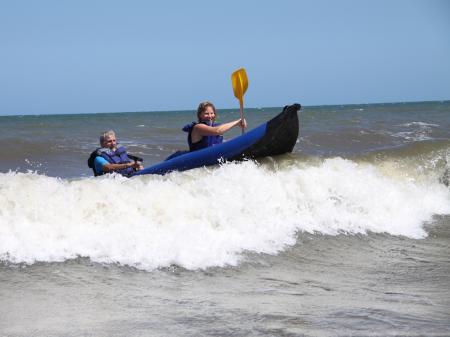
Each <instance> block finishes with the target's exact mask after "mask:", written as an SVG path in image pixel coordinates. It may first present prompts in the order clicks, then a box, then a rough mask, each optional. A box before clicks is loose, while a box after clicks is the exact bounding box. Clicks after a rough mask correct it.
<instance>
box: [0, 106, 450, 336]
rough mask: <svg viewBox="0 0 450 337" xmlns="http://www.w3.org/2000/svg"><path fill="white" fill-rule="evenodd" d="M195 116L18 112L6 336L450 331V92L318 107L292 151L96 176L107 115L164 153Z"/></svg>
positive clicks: (7, 192) (8, 198)
mask: <svg viewBox="0 0 450 337" xmlns="http://www.w3.org/2000/svg"><path fill="white" fill-rule="evenodd" d="M300 103H301V102H300ZM280 110H281V108H262V109H247V110H246V118H247V120H248V124H249V127H250V128H252V127H256V126H257V125H259V124H260V123H262V122H265V121H266V120H268V119H269V118H271V117H272V116H275V115H276V114H277V113H278V112H279V111H280ZM219 114H220V120H222V121H228V120H231V119H234V118H238V112H235V111H231V110H225V111H219ZM194 117H195V116H194V112H193V111H172V112H127V113H114V114H112V113H111V114H90V115H42V116H4V117H0V144H1V146H0V158H1V160H0V284H1V287H0V336H450V188H449V180H450V102H448V101H445V102H418V103H391V104H367V105H342V106H316V107H303V109H302V110H301V111H300V113H299V119H300V135H299V139H298V143H297V145H296V147H295V148H294V151H293V153H291V154H287V155H283V156H279V157H274V158H265V159H263V160H260V161H258V162H254V161H244V162H241V163H225V164H223V165H220V166H219V165H218V166H216V167H208V168H199V169H195V170H190V171H186V172H181V173H180V172H174V173H171V174H168V175H165V176H151V175H148V176H140V177H134V178H131V179H127V178H123V177H121V176H117V175H108V176H102V177H97V178H94V177H92V174H91V171H90V169H89V168H88V167H87V165H86V161H87V158H88V156H89V154H90V152H91V151H92V150H94V149H95V148H96V147H97V143H98V136H99V134H100V132H102V131H104V130H108V129H114V130H116V133H117V138H118V140H119V142H120V143H121V144H122V145H125V146H126V147H127V148H128V149H129V152H131V153H133V154H136V155H139V156H141V157H143V158H144V163H145V165H151V164H154V163H157V162H159V161H161V160H163V159H164V158H165V157H166V156H168V155H169V154H171V153H172V152H174V151H176V150H180V149H185V148H186V134H185V133H183V132H182V131H181V130H180V129H181V127H182V126H183V125H184V124H186V123H188V122H190V121H192V120H193V119H194ZM238 134H239V130H235V131H233V132H231V133H230V134H229V135H227V137H228V138H231V137H233V136H236V135H238Z"/></svg>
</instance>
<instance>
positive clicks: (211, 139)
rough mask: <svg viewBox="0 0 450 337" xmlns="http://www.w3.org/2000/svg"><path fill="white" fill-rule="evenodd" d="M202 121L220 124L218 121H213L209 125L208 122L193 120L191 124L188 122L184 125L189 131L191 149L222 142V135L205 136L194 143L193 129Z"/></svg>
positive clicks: (195, 149) (185, 129)
mask: <svg viewBox="0 0 450 337" xmlns="http://www.w3.org/2000/svg"><path fill="white" fill-rule="evenodd" d="M199 123H202V124H205V125H208V126H218V125H220V124H218V123H214V122H213V123H212V125H209V124H208V123H206V122H192V123H190V124H187V125H185V126H184V127H183V129H182V130H183V131H185V132H188V144H189V151H197V150H200V149H204V148H207V147H210V146H214V145H217V144H222V142H223V137H222V136H203V137H202V139H201V140H199V141H198V142H197V143H192V130H193V129H194V126H195V125H197V124H199Z"/></svg>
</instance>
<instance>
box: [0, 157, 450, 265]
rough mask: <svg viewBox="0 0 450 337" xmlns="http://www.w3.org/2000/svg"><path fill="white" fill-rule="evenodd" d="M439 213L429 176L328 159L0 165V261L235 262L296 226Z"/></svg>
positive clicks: (269, 248)
mask: <svg viewBox="0 0 450 337" xmlns="http://www.w3.org/2000/svg"><path fill="white" fill-rule="evenodd" d="M439 213H440V214H447V213H450V192H449V190H448V189H447V188H446V187H445V186H444V185H442V184H439V183H438V182H437V181H436V182H435V181H427V182H424V181H419V180H415V179H411V178H408V179H407V178H405V177H402V176H399V175H396V174H389V172H386V170H385V169H384V170H380V169H378V168H377V167H375V166H372V165H369V164H367V165H361V164H357V163H355V162H352V161H348V160H343V159H340V158H335V159H329V160H326V161H324V162H321V163H319V164H315V165H311V164H291V166H289V167H284V168H278V169H276V170H274V169H273V168H268V167H261V166H257V165H256V164H255V163H253V162H244V163H241V164H228V165H224V166H222V167H220V168H216V169H197V170H192V171H188V172H185V173H174V174H170V175H167V176H164V177H160V176H144V177H137V178H132V179H125V178H122V177H120V176H105V177H100V178H88V179H80V180H74V181H68V180H61V179H55V178H51V177H46V176H42V175H37V174H33V173H27V174H21V173H6V174H0V259H2V260H8V261H11V262H14V263H19V262H25V263H33V262H35V261H64V260H66V259H71V258H76V257H78V256H86V257H89V258H90V259H91V260H93V261H97V262H106V263H111V262H117V263H120V264H126V265H131V266H136V267H138V268H143V269H148V270H151V269H154V268H158V267H165V266H170V265H171V264H177V265H180V266H183V267H185V268H189V269H197V268H206V267H210V266H224V265H236V264H237V263H239V261H240V259H241V256H242V253H243V252H244V251H251V252H255V253H267V254H276V253H277V252H279V251H280V250H283V249H287V248H288V247H289V246H290V245H293V244H295V242H296V237H297V234H298V232H302V231H306V232H310V233H316V232H317V233H324V234H330V235H336V234H338V233H342V232H345V233H366V232H368V231H371V232H376V233H388V234H391V235H404V236H408V237H411V238H423V237H425V236H426V232H425V231H424V229H423V224H424V223H425V222H426V221H429V220H431V218H432V215H433V214H439Z"/></svg>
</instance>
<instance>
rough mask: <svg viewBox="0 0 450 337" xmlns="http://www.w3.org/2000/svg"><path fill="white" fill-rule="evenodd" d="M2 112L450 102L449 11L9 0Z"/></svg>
mask: <svg viewBox="0 0 450 337" xmlns="http://www.w3.org/2000/svg"><path fill="white" fill-rule="evenodd" d="M0 47H1V52H0V115H16V114H21V115H22V114H61V113H63V114H66V113H96V112H126V111H165V110H194V109H196V107H197V105H198V103H199V102H201V101H204V100H210V101H212V102H214V103H215V105H216V107H218V108H236V107H237V108H238V107H239V103H238V101H237V100H236V98H235V97H234V95H233V90H232V86H231V74H232V72H233V71H235V70H236V69H238V68H241V67H244V68H245V69H246V71H247V75H248V80H249V87H248V90H247V92H246V94H245V96H244V105H245V106H246V107H254V108H258V107H274V106H284V105H286V104H291V103H294V102H298V103H301V104H303V105H307V106H308V105H329V104H358V103H379V102H407V101H428V100H448V99H450V1H445V0H421V1H419V0H395V1H394V0H365V1H360V0H358V1H356V0H355V1H350V0H348V1H343V0H341V1H331V0H330V1H324V0H316V1H313V0H311V1H302V0H292V1H291V0H277V1H273V0H223V1H202V0H190V1H183V0H179V1H176V0H165V1H156V0H155V1H152V0H148V1H138V0H129V1H118V0H105V1H103V0H89V1H88V0H77V1H68V0H54V1H51V0H40V1H33V0H29V1H26V0H18V1H7V0H0Z"/></svg>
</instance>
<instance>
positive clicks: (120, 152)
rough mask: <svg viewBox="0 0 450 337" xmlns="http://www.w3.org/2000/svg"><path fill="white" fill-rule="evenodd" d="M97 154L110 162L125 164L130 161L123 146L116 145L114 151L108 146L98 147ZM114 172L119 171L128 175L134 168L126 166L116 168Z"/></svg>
mask: <svg viewBox="0 0 450 337" xmlns="http://www.w3.org/2000/svg"><path fill="white" fill-rule="evenodd" d="M97 155H99V156H101V157H103V158H105V159H106V160H107V161H108V163H110V164H126V163H130V162H131V160H130V158H129V157H128V153H127V150H125V148H124V147H123V146H121V147H118V148H117V149H116V151H113V150H111V149H109V148H100V149H98V150H97ZM114 172H117V173H120V174H121V175H124V176H129V175H131V174H132V173H133V172H134V169H133V168H132V167H127V168H125V169H122V170H117V171H114Z"/></svg>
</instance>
